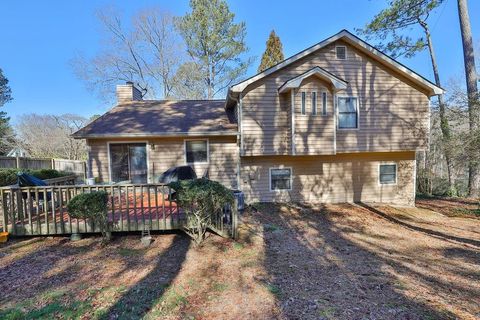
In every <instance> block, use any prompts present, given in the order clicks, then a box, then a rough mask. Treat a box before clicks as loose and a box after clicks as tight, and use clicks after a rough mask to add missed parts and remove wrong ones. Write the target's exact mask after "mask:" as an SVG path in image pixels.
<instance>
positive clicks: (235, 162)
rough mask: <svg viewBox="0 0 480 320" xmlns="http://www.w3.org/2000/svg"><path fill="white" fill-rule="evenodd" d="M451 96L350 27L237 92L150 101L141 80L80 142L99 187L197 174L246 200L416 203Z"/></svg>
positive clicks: (120, 90)
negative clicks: (432, 137) (433, 119)
mask: <svg viewBox="0 0 480 320" xmlns="http://www.w3.org/2000/svg"><path fill="white" fill-rule="evenodd" d="M442 92H443V89H442V88H440V87H438V86H436V85H435V84H433V83H431V82H430V81H428V80H427V79H425V78H423V77H422V76H420V75H419V74H417V73H415V72H414V71H412V70H410V69H409V68H407V67H406V66H404V65H402V64H400V63H399V62H397V61H395V60H394V59H392V58H390V57H389V56H387V55H385V54H384V53H382V52H380V51H379V50H377V49H375V48H374V47H372V46H371V45H369V44H368V43H366V42H364V41H363V40H361V39H359V38H358V37H356V36H355V35H353V34H351V33H349V32H348V31H346V30H343V31H341V32H339V33H337V34H335V35H334V36H332V37H330V38H328V39H326V40H323V41H322V42H320V43H318V44H316V45H314V46H312V47H310V48H308V49H305V50H304V51H302V52H299V53H297V54H296V55H294V56H292V57H290V58H288V59H286V60H284V61H282V62H281V63H279V64H277V65H275V66H273V67H271V68H269V69H267V70H265V71H263V72H261V73H259V74H256V75H255V76H253V77H251V78H248V79H246V80H244V81H242V82H240V83H238V84H236V85H234V86H232V87H230V88H229V90H228V94H227V97H226V99H225V100H201V101H194V100H180V101H169V100H158V101H157V100H155V101H144V100H142V98H141V94H140V92H139V91H138V89H136V88H135V86H134V85H133V84H132V83H127V84H125V85H119V86H118V87H117V98H118V104H117V105H116V106H115V107H113V108H112V109H111V110H110V111H108V112H107V113H105V114H104V115H102V116H101V117H100V118H98V119H97V120H95V121H93V122H92V123H90V124H89V125H87V126H86V127H85V128H83V129H81V130H80V131H78V132H77V133H75V135H74V136H75V137H76V138H82V139H86V141H87V145H88V150H89V152H88V175H89V176H90V177H94V178H96V180H97V181H99V182H110V183H113V182H120V181H125V180H129V181H131V182H134V183H154V182H157V179H158V177H159V175H160V174H161V173H162V172H164V171H165V170H167V169H168V168H170V167H173V166H179V165H186V164H187V165H191V166H192V167H193V168H194V169H195V170H196V172H197V175H199V176H202V175H207V174H208V176H209V178H210V179H212V180H216V181H219V182H221V183H222V184H224V185H225V186H227V187H229V188H232V189H240V190H242V191H243V192H244V193H245V198H246V200H247V202H254V201H267V202H270V201H295V202H354V201H364V202H386V203H395V204H403V205H412V204H414V199H415V172H416V168H415V154H416V152H417V151H419V150H425V149H426V148H428V136H429V101H430V98H431V97H432V96H434V95H438V94H441V93H442Z"/></svg>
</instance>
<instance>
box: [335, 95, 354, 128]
mask: <svg viewBox="0 0 480 320" xmlns="http://www.w3.org/2000/svg"><path fill="white" fill-rule="evenodd" d="M341 98H355V101H357V127H356V128H340V121H339V120H338V114H339V112H338V100H339V99H341ZM336 103H337V108H336V115H335V116H336V117H337V130H360V99H359V98H358V96H349V95H337V101H336Z"/></svg>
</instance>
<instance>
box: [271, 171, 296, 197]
mask: <svg viewBox="0 0 480 320" xmlns="http://www.w3.org/2000/svg"><path fill="white" fill-rule="evenodd" d="M276 169H289V170H290V188H289V189H281V190H279V189H272V170H276ZM268 185H269V187H268V189H269V190H270V192H284V191H291V190H292V188H293V170H292V167H271V168H268Z"/></svg>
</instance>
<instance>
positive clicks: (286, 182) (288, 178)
mask: <svg viewBox="0 0 480 320" xmlns="http://www.w3.org/2000/svg"><path fill="white" fill-rule="evenodd" d="M291 189H292V169H291V168H270V191H274V190H291Z"/></svg>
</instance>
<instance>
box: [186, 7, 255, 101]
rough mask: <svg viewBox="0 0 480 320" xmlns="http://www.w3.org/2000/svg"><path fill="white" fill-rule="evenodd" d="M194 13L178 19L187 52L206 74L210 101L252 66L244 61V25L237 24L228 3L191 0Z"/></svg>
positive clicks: (249, 61) (250, 61)
mask: <svg viewBox="0 0 480 320" xmlns="http://www.w3.org/2000/svg"><path fill="white" fill-rule="evenodd" d="M190 7H191V9H192V11H191V12H190V13H189V14H187V15H185V16H184V17H182V18H180V19H179V20H178V23H177V26H178V29H179V31H180V34H181V35H182V36H183V39H184V41H185V43H186V46H187V52H188V54H189V55H190V57H191V58H192V60H193V62H194V63H195V64H196V65H197V67H198V70H201V73H202V74H203V75H204V82H205V85H206V87H207V94H206V96H207V98H209V99H211V98H213V97H214V96H215V95H216V94H218V93H219V92H222V91H223V90H225V89H226V88H227V87H229V86H230V85H231V84H232V83H234V81H236V80H238V79H239V78H240V77H241V76H242V75H243V74H244V73H245V72H246V70H247V68H248V66H249V65H250V64H251V63H252V59H250V58H249V59H246V60H244V59H242V57H241V56H242V54H245V53H246V52H247V51H248V48H247V46H246V44H245V36H246V27H245V22H240V23H234V22H233V19H234V17H235V15H234V14H233V13H232V12H230V10H229V8H228V5H227V3H226V1H225V0H190Z"/></svg>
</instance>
